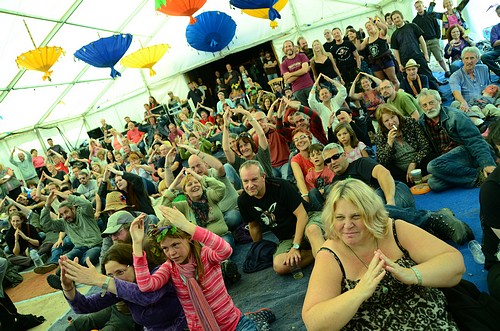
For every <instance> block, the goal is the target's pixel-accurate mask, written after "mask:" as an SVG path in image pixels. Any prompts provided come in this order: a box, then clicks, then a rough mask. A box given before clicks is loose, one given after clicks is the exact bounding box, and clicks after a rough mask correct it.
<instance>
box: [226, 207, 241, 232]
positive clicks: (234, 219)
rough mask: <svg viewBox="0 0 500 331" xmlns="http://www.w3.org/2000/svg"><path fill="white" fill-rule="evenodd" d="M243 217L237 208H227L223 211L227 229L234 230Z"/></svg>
mask: <svg viewBox="0 0 500 331" xmlns="http://www.w3.org/2000/svg"><path fill="white" fill-rule="evenodd" d="M242 221H243V218H242V217H241V213H240V211H239V210H238V209H233V210H227V211H225V212H224V222H226V225H227V227H228V228H229V231H231V232H232V231H234V230H236V228H237V227H238V226H239V225H240V224H241V223H242Z"/></svg>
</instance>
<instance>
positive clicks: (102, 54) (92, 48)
mask: <svg viewBox="0 0 500 331" xmlns="http://www.w3.org/2000/svg"><path fill="white" fill-rule="evenodd" d="M130 43H132V35H131V34H119V35H114V36H111V37H107V38H101V39H99V40H96V41H93V42H91V43H90V44H88V45H86V46H83V47H82V48H80V49H79V50H77V51H76V52H75V54H74V56H75V57H76V58H77V59H80V60H82V61H83V62H85V63H88V64H90V65H91V66H94V67H97V68H111V74H110V76H111V77H112V78H113V79H114V78H116V76H121V74H120V73H119V72H118V71H117V70H116V69H115V68H114V65H115V64H116V62H118V61H119V60H120V59H121V58H122V56H123V55H124V54H125V52H126V51H127V49H128V48H129V46H130Z"/></svg>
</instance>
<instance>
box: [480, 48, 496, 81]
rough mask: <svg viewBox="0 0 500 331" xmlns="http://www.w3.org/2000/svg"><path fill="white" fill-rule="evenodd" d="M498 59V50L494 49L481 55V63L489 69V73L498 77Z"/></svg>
mask: <svg viewBox="0 0 500 331" xmlns="http://www.w3.org/2000/svg"><path fill="white" fill-rule="evenodd" d="M499 57H500V48H495V49H493V50H491V51H489V52H486V53H484V54H483V55H481V61H483V63H484V64H486V65H487V66H488V68H490V70H491V71H493V72H494V73H495V75H497V76H500V67H499V66H498V64H497V63H496V61H497V60H499Z"/></svg>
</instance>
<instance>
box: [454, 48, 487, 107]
mask: <svg viewBox="0 0 500 331" xmlns="http://www.w3.org/2000/svg"><path fill="white" fill-rule="evenodd" d="M479 56H480V52H479V49H478V48H477V47H475V46H472V47H465V48H464V49H463V51H462V62H463V63H464V66H463V67H462V68H460V70H457V71H455V72H454V73H453V75H451V77H450V89H451V93H453V97H454V98H455V101H453V102H452V103H451V107H454V108H457V109H460V110H462V111H464V112H469V110H470V107H469V104H468V102H469V100H471V99H472V98H473V97H479V96H481V93H482V91H483V90H484V89H485V88H486V86H487V85H488V84H490V73H489V69H488V67H487V66H485V65H484V64H478V63H477V61H478V60H479Z"/></svg>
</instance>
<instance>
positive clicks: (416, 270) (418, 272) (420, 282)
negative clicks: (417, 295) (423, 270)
mask: <svg viewBox="0 0 500 331" xmlns="http://www.w3.org/2000/svg"><path fill="white" fill-rule="evenodd" d="M410 269H411V270H413V272H414V273H415V276H416V277H417V285H418V286H422V275H421V274H420V271H418V269H417V268H415V267H410Z"/></svg>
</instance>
